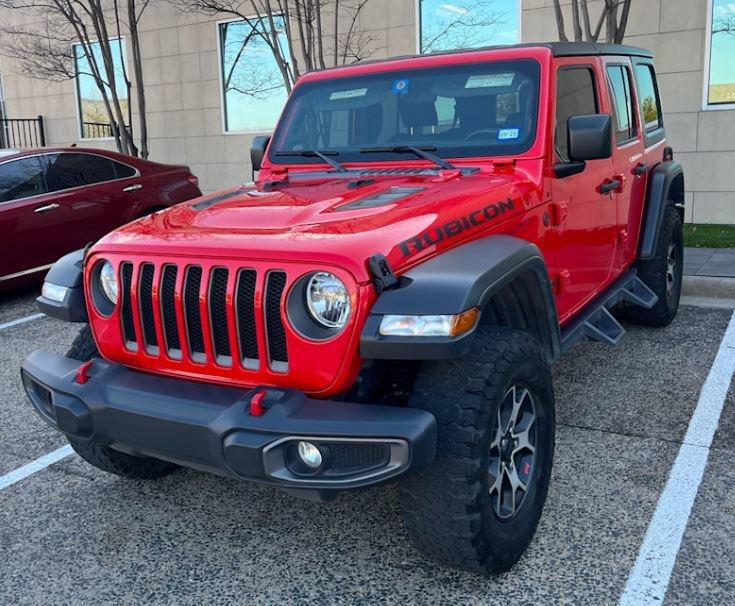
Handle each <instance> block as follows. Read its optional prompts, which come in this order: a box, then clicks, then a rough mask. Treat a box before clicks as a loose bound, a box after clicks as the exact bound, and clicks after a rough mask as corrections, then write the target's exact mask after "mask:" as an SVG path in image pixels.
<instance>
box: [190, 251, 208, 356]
mask: <svg viewBox="0 0 735 606" xmlns="http://www.w3.org/2000/svg"><path fill="white" fill-rule="evenodd" d="M201 286H202V268H201V267H199V266H198V265H192V266H191V267H189V268H188V269H187V270H186V280H185V283H184V310H185V313H186V332H187V337H188V338H189V350H190V351H191V357H192V359H193V360H195V361H196V362H204V361H205V360H206V357H207V356H206V350H205V349H204V332H203V331H202V314H201V311H200V309H199V290H200V289H201Z"/></svg>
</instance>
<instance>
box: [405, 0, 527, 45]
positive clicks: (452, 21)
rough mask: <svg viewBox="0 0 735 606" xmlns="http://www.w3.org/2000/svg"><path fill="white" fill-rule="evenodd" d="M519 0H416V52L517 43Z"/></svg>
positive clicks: (518, 37) (518, 38)
mask: <svg viewBox="0 0 735 606" xmlns="http://www.w3.org/2000/svg"><path fill="white" fill-rule="evenodd" d="M519 7H520V0H454V1H452V0H418V9H419V24H420V25H419V52H421V53H435V52H441V51H446V50H453V49H458V48H478V47H482V46H493V45H502V44H516V43H517V42H518V41H519V40H520V35H519V11H520V8H519Z"/></svg>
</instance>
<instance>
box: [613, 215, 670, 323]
mask: <svg viewBox="0 0 735 606" xmlns="http://www.w3.org/2000/svg"><path fill="white" fill-rule="evenodd" d="M637 269H638V277H639V278H640V279H641V280H643V281H644V282H645V283H646V284H647V285H648V287H649V288H650V289H651V290H652V291H653V292H655V293H656V295H657V296H658V302H657V303H656V305H654V306H653V307H652V308H651V309H644V308H642V307H626V308H624V312H623V317H624V318H625V319H626V320H628V321H629V322H632V323H633V324H642V325H644V326H655V327H661V326H667V325H668V324H670V323H671V321H672V320H673V319H674V318H675V317H676V313H677V312H678V311H679V299H680V298H681V285H682V277H683V274H684V237H683V232H682V226H681V218H680V216H679V212H678V211H677V210H676V207H674V206H673V205H669V206H668V207H667V208H666V211H665V214H664V219H663V223H662V225H661V232H660V233H659V236H658V242H656V251H655V253H654V257H653V258H652V259H650V260H648V261H641V262H639V263H638V265H637Z"/></svg>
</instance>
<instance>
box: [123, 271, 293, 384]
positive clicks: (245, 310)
mask: <svg viewBox="0 0 735 606" xmlns="http://www.w3.org/2000/svg"><path fill="white" fill-rule="evenodd" d="M133 270H134V267H133V264H132V263H131V262H129V261H125V262H123V263H122V264H121V267H120V278H121V284H122V301H121V305H120V315H121V327H122V333H123V336H124V339H125V346H126V348H127V349H128V350H129V351H139V350H140V349H141V348H142V349H144V351H145V352H146V353H147V354H148V355H151V356H161V355H166V356H168V357H169V358H171V359H173V360H181V359H183V357H184V355H185V353H184V352H185V351H188V355H189V357H190V358H191V360H192V361H194V362H198V363H201V364H205V363H208V362H215V363H217V364H218V365H220V366H226V367H227V366H229V367H231V366H232V365H233V359H235V360H239V364H240V365H241V366H242V367H244V368H246V369H249V370H257V369H258V368H259V367H260V363H261V360H263V359H266V360H267V363H268V366H269V367H270V368H271V370H274V371H276V372H286V371H287V370H288V348H287V343H286V330H285V327H284V325H283V320H282V318H281V306H282V305H283V298H284V296H285V293H286V283H287V277H286V273H285V272H283V271H279V270H269V271H267V272H266V274H265V277H264V280H263V284H264V289H265V292H264V296H263V302H264V309H263V313H262V316H261V317H260V318H258V317H257V316H258V314H257V312H256V294H257V293H256V288H257V282H258V280H257V278H258V276H257V272H256V270H254V269H249V268H240V269H232V268H229V267H212V268H202V267H201V266H199V265H186V266H177V265H173V264H170V263H165V264H163V265H161V266H160V267H159V268H158V271H156V266H155V265H154V264H153V263H149V262H144V263H141V264H140V267H139V268H138V272H137V280H135V281H136V283H137V284H135V285H134V284H133V281H134V279H135V276H136V272H134V271H133ZM182 272H183V273H182ZM232 272H234V276H233V275H231V274H232ZM133 286H136V288H135V293H136V294H137V303H138V305H137V306H135V305H133V303H132V299H133V297H132V291H133ZM156 298H157V299H158V306H156ZM177 299H178V300H180V302H181V309H180V310H179V313H177V308H176V306H177ZM202 300H203V301H204V303H205V304H204V306H202V304H201V302H202ZM230 308H232V309H230ZM136 316H137V317H136ZM258 323H262V324H263V327H264V332H265V342H266V345H267V353H265V352H262V351H260V349H261V348H260V347H259V345H258V337H257V329H258ZM136 327H137V330H136ZM207 334H208V335H209V339H207ZM141 340H142V343H140V342H139V341H141ZM207 340H208V341H209V343H207ZM184 343H185V344H186V346H185V347H184V346H183V344H184ZM210 358H211V359H210Z"/></svg>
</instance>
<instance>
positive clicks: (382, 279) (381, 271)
mask: <svg viewBox="0 0 735 606" xmlns="http://www.w3.org/2000/svg"><path fill="white" fill-rule="evenodd" d="M368 270H369V271H370V276H371V277H372V280H373V286H374V287H375V292H376V293H378V294H381V293H382V292H383V291H384V290H390V289H391V288H395V287H396V286H398V278H397V277H396V275H395V274H394V273H393V270H392V269H391V267H390V264H389V263H388V259H386V258H385V256H384V255H381V254H380V253H377V254H375V255H373V256H372V257H370V258H369V259H368Z"/></svg>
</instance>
